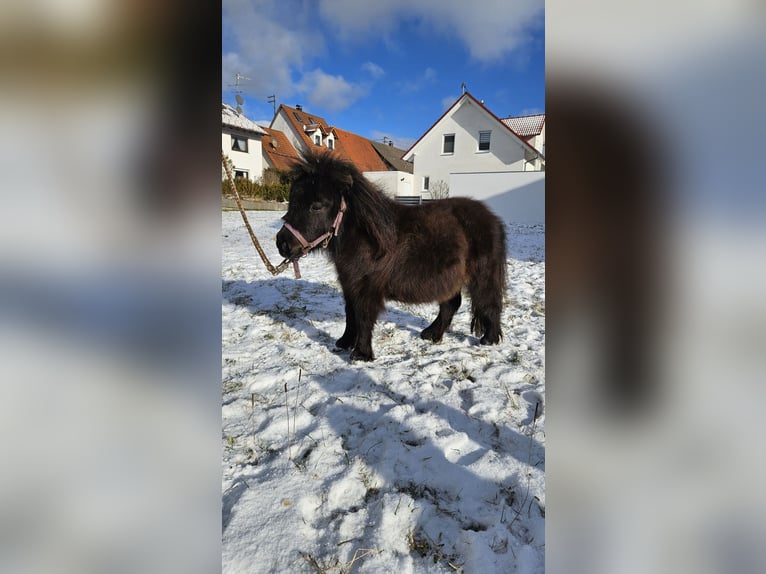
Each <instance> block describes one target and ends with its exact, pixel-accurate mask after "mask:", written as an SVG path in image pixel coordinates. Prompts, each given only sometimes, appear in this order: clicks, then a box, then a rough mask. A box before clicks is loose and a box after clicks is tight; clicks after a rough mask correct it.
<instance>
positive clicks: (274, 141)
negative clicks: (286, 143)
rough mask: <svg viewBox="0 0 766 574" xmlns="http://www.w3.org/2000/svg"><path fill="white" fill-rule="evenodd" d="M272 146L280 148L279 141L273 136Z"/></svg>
mask: <svg viewBox="0 0 766 574" xmlns="http://www.w3.org/2000/svg"><path fill="white" fill-rule="evenodd" d="M271 146H272V147H274V148H278V147H279V142H278V141H277V140H276V139H275V138H271Z"/></svg>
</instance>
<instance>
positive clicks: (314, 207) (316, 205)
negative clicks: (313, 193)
mask: <svg viewBox="0 0 766 574" xmlns="http://www.w3.org/2000/svg"><path fill="white" fill-rule="evenodd" d="M311 211H322V204H321V203H318V202H317V203H312V204H311Z"/></svg>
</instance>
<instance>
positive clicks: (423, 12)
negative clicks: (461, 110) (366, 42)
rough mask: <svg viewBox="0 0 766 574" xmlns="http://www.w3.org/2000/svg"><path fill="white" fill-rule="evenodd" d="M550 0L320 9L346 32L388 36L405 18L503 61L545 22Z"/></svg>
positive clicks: (392, 2) (336, 4) (396, 1)
mask: <svg viewBox="0 0 766 574" xmlns="http://www.w3.org/2000/svg"><path fill="white" fill-rule="evenodd" d="M544 6H545V4H544V0H484V1H483V2H482V3H481V8H477V6H476V4H475V3H471V2H465V1H464V0H419V1H418V2H412V0H387V1H386V2H359V1H358V0H320V13H321V14H322V16H323V17H324V18H325V20H326V21H327V22H328V23H329V24H330V25H332V26H334V27H335V28H336V30H337V31H338V33H339V34H341V35H342V36H361V35H362V34H366V33H369V32H375V33H382V34H384V35H387V34H389V33H391V32H392V31H394V30H395V29H396V28H397V27H398V25H399V24H400V23H401V22H403V21H413V20H414V21H416V22H418V23H419V24H420V25H421V26H422V27H423V28H424V29H430V30H431V31H432V32H435V33H439V34H442V35H446V36H455V37H457V38H459V39H460V41H461V42H462V43H463V44H464V45H465V46H466V48H467V49H468V52H469V53H470V54H471V56H472V57H473V58H474V59H476V60H479V61H483V62H490V61H493V60H497V59H500V58H502V57H503V56H506V55H508V54H510V53H511V52H513V51H514V50H516V49H518V48H520V47H523V46H524V44H525V43H526V42H527V40H528V39H529V37H530V31H531V30H532V29H534V28H538V27H542V25H543V14H544Z"/></svg>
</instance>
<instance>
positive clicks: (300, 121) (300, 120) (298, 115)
mask: <svg viewBox="0 0 766 574" xmlns="http://www.w3.org/2000/svg"><path fill="white" fill-rule="evenodd" d="M293 115H294V116H295V119H296V120H298V122H299V123H301V124H302V123H303V120H302V119H301V115H300V114H299V113H298V112H293Z"/></svg>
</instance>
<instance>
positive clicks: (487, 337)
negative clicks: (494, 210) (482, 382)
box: [468, 220, 508, 344]
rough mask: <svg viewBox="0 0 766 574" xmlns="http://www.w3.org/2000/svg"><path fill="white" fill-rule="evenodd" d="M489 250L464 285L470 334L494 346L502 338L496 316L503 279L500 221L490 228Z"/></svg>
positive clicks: (503, 242)
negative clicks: (467, 293)
mask: <svg viewBox="0 0 766 574" xmlns="http://www.w3.org/2000/svg"><path fill="white" fill-rule="evenodd" d="M490 233H491V240H490V242H489V244H490V245H491V248H490V249H489V250H488V251H487V252H486V253H484V254H482V255H481V256H480V258H479V259H478V261H477V264H476V273H475V275H474V276H473V278H472V279H471V282H470V284H469V285H468V289H469V293H470V295H471V332H473V333H474V334H475V335H476V336H477V337H481V342H482V343H489V344H494V343H497V342H498V341H499V340H500V339H501V338H502V336H503V333H502V327H501V325H500V315H501V312H502V308H503V297H504V296H505V290H506V286H507V284H508V277H507V264H506V261H507V255H506V236H505V226H504V225H503V223H502V222H501V221H500V220H496V221H495V222H493V225H492V226H491V230H490Z"/></svg>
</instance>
